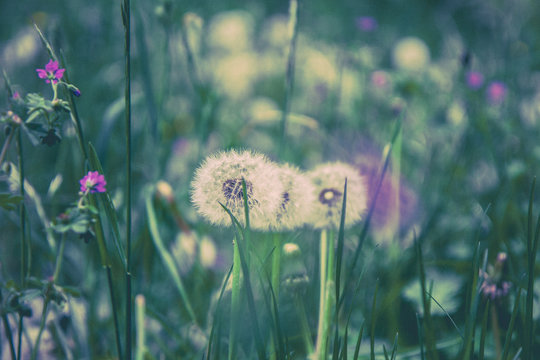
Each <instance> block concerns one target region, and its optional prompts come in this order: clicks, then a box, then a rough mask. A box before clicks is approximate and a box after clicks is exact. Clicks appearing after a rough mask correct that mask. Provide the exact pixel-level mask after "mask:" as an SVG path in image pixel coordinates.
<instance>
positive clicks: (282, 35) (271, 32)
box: [261, 15, 289, 50]
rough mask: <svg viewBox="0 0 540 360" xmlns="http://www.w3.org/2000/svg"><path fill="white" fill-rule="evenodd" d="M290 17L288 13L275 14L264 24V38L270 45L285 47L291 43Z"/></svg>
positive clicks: (278, 47) (277, 47)
mask: <svg viewBox="0 0 540 360" xmlns="http://www.w3.org/2000/svg"><path fill="white" fill-rule="evenodd" d="M288 26H289V18H288V17H287V16H286V15H275V16H272V17H271V18H269V19H268V20H266V21H265V23H264V24H263V30H262V31H261V33H262V40H263V41H264V42H265V43H266V44H267V45H268V46H270V47H273V48H276V49H283V50H285V48H286V47H287V46H288V44H289V28H288Z"/></svg>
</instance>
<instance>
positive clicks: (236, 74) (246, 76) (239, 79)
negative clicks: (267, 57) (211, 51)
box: [209, 52, 258, 100]
mask: <svg viewBox="0 0 540 360" xmlns="http://www.w3.org/2000/svg"><path fill="white" fill-rule="evenodd" d="M210 66H211V69H209V70H210V71H212V72H213V79H214V84H215V86H216V88H217V89H218V90H219V91H220V93H222V94H223V95H224V96H226V97H229V98H232V99H234V100H239V99H242V98H245V97H247V96H249V95H250V94H251V90H252V88H253V84H254V82H255V80H256V78H257V74H258V72H257V71H258V68H257V57H256V54H254V53H252V52H240V53H235V54H232V55H228V56H223V57H219V58H215V59H214V61H211V65H210Z"/></svg>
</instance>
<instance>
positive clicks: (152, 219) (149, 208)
mask: <svg viewBox="0 0 540 360" xmlns="http://www.w3.org/2000/svg"><path fill="white" fill-rule="evenodd" d="M153 193H154V191H153V189H150V188H147V189H146V196H145V198H146V215H147V217H148V228H149V230H150V237H151V238H152V241H153V242H154V245H155V246H156V249H157V252H158V254H159V255H160V257H161V260H162V261H163V265H165V269H167V272H168V273H169V276H170V277H171V278H172V280H173V282H174V285H175V286H176V289H177V290H178V292H179V294H180V296H181V297H182V300H183V302H184V306H185V307H186V310H187V312H188V315H189V317H190V319H191V321H193V323H195V324H197V318H196V316H195V312H194V311H193V308H192V306H191V302H190V301H189V297H188V295H187V292H186V290H185V288H184V283H183V282H182V278H181V276H180V274H179V273H178V268H177V267H176V264H175V262H174V259H173V258H172V256H171V254H170V253H169V252H168V251H167V248H166V247H165V245H164V244H163V240H162V239H161V235H160V234H159V229H158V223H157V218H156V213H155V210H154V204H153V202H152V197H153V196H152V195H153Z"/></svg>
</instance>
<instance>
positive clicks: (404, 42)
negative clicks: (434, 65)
mask: <svg viewBox="0 0 540 360" xmlns="http://www.w3.org/2000/svg"><path fill="white" fill-rule="evenodd" d="M392 60H393V62H394V66H395V67H396V68H398V69H401V70H409V71H419V70H423V69H425V68H426V66H427V65H428V64H429V61H430V55H429V49H428V47H427V45H426V44H425V43H424V42H423V41H422V40H420V39H418V38H416V37H405V38H403V39H401V40H400V41H399V42H398V43H397V44H396V46H395V47H394V49H393V51H392Z"/></svg>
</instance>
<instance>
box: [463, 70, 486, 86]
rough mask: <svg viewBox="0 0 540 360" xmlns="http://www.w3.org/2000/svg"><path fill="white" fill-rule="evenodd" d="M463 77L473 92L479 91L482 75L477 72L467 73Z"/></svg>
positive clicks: (482, 79)
mask: <svg viewBox="0 0 540 360" xmlns="http://www.w3.org/2000/svg"><path fill="white" fill-rule="evenodd" d="M465 77H466V80H467V85H468V86H469V87H470V88H471V89H473V90H477V89H480V88H481V87H482V85H483V84H484V75H482V74H481V73H479V72H478V71H469V72H468V73H467V75H465Z"/></svg>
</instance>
